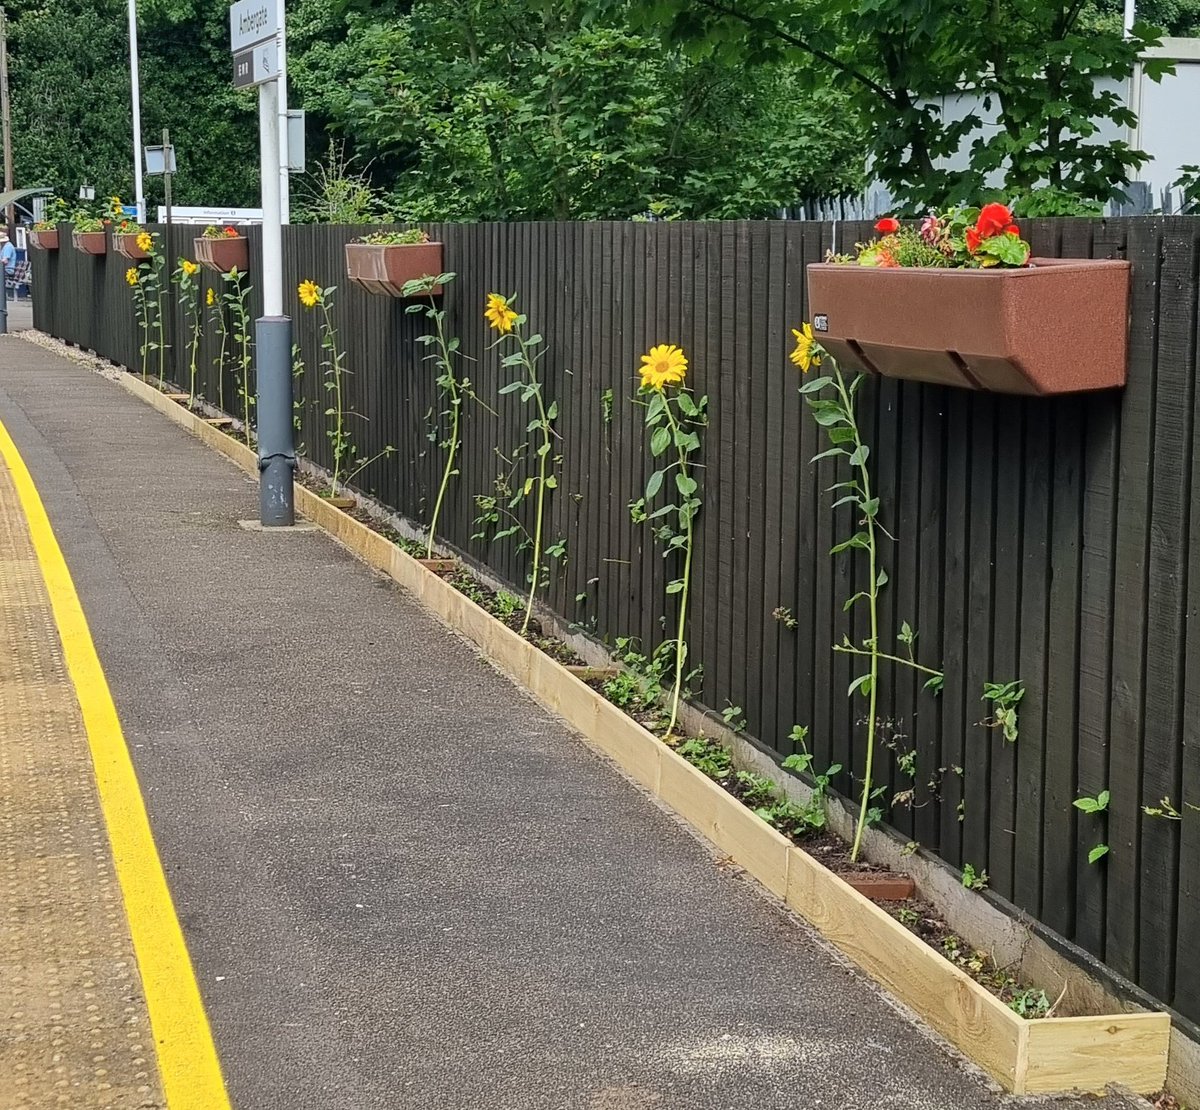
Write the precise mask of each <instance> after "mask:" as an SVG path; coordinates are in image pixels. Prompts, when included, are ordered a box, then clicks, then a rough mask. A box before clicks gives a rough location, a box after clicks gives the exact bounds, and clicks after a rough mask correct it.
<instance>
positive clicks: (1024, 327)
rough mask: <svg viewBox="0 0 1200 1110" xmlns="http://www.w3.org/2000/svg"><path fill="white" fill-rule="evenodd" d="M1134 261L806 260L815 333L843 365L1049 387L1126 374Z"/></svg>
mask: <svg viewBox="0 0 1200 1110" xmlns="http://www.w3.org/2000/svg"><path fill="white" fill-rule="evenodd" d="M1129 273H1130V264H1129V263H1128V262H1123V261H1109V260H1100V259H1065V258H1038V259H1032V260H1031V264H1030V265H1029V266H1026V267H1022V268H1020V269H988V270H982V269H980V270H965V269H964V270H959V269H944V270H942V269H923V268H916V267H910V268H898V269H877V268H875V267H868V266H854V265H839V264H837V263H824V262H821V263H813V264H811V265H810V266H809V267H808V304H809V319H810V321H811V322H812V328H813V334H814V336H815V338H816V339H817V341H818V342H819V343H820V344H821V346H822V347H824V348H825V349H826V350H827V351H829V353H830V354H831V355H833V357H834V358H836V359H837V360H838V363H839V364H840V365H841V366H843V367H847V368H850V369H855V370H865V371H869V372H871V373H874V374H883V375H885V376H886V377H889V378H907V379H910V380H913V381H920V382H935V383H937V384H940V385H954V386H965V387H966V388H968V389H986V390H991V391H993V392H996V393H1026V394H1035V395H1040V396H1045V395H1049V394H1055V393H1079V392H1083V391H1085V390H1094V389H1112V388H1115V387H1119V386H1123V385H1124V384H1125V375H1126V369H1127V363H1128V354H1129Z"/></svg>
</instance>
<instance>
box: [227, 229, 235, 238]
mask: <svg viewBox="0 0 1200 1110" xmlns="http://www.w3.org/2000/svg"><path fill="white" fill-rule="evenodd" d="M225 235H226V237H227V238H229V239H236V238H237V228H236V227H227V228H226V229H225Z"/></svg>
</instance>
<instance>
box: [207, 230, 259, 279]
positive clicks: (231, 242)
mask: <svg viewBox="0 0 1200 1110" xmlns="http://www.w3.org/2000/svg"><path fill="white" fill-rule="evenodd" d="M195 248H196V261H197V262H199V263H200V265H201V266H203V267H204V268H205V269H206V270H212V271H214V272H215V273H218V274H228V273H230V272H231V271H232V270H237V272H238V273H239V274H244V273H246V272H247V271H248V270H249V269H250V245H249V243H248V242H247V241H246V237H245V236H244V235H237V236H234V235H222V236H221V237H220V238H219V239H204V238H200V239H197V240H196V241H195Z"/></svg>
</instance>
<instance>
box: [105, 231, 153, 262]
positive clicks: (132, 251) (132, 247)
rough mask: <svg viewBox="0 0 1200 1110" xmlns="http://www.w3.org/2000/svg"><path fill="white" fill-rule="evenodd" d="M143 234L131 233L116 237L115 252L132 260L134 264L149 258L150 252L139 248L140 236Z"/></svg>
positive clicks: (114, 242) (114, 241)
mask: <svg viewBox="0 0 1200 1110" xmlns="http://www.w3.org/2000/svg"><path fill="white" fill-rule="evenodd" d="M141 234H142V233H141V232H140V231H130V232H125V233H122V234H120V235H114V236H113V250H115V251H116V252H117V254H123V255H124V256H125V257H126V258H130V259H132V260H133V261H134V262H140V261H141V260H142V259H144V258H149V257H150V252H149V251H144V250H142V248H141V247H139V246H138V242H137V241H138V236H139V235H141Z"/></svg>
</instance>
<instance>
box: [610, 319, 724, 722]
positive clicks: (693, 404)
mask: <svg viewBox="0 0 1200 1110" xmlns="http://www.w3.org/2000/svg"><path fill="white" fill-rule="evenodd" d="M687 365H688V362H687V356H686V355H685V354H684V352H683V349H682V348H680V347H677V346H675V345H674V344H669V343H662V344H659V345H658V346H655V347H651V348H650V351H649V352H648V353H647V354H644V355H643V356H642V365H641V367H640V368H639V370H638V373H639V374H640V375H641V388H640V390H639V393H640V398H641V403H642V404H644V405H645V408H646V417H645V422H646V427H647V429H649V431H650V444H649V449H650V458H651V461H652V462H653V463H654V464H655V466H656V469H655V470H653V471H652V472H651V474H650V477H649V478H647V479H646V489H645V492H644V493H643V495H642V496H641V497H639V498H638V499H637V500H636V501H634V502H632V503H631V504H630V506H629V511H630V516H631V517H632V518H633V522H634V523H635V524H640V523H642V522H644V521H661V522H662V523H661V524H659V525H658V526H657V527H656V529H655V532H654V535H655V538H656V539H657V540H658V541H659V542H660V543H661V544H662V545H663V548H664V551H663V555H664V557H669V556H671V555H673V554H677V555H680V556H682V561H683V565H682V567H681V568H680V573H679V577H678V578H674V579H672V580H671V581H670V582H668V583H667V593H668V594H670V595H678V598H679V611H678V614H677V616H676V628H675V638H674V640H673V641H671V643H672V647H671V652H672V655H673V658H674V680H673V681H672V684H671V716H670V721H669V722H668V724H667V732H666V736H665V739H666V740H667V741H670V740H671V738H672V736H673V735H674V733H675V725H676V723H677V722H678V719H679V702H680V698H681V696H682V692H683V682H684V665H685V663H686V661H687V654H688V651H687V619H688V600H689V593H690V589H691V582H692V561H693V557H694V553H695V546H696V545H695V540H696V517H697V516H698V515H699V514H700V507H701V500H700V484H699V482H697V481H696V478H695V475H694V473H693V472H694V470H695V467H696V463H695V461H694V456H695V455H696V454H698V453H699V451H700V432H701V430H702V429H704V428H705V427H707V426H708V412H707V410H708V398H707V397H694V396H693V395H692V391H691V390H690V389H688V387H687V386H685V385H684V384H683V382H684V377H685V375H686V374H687ZM659 459H663V460H664V462H663V463H662V464H659V463H658V462H657V460H659ZM672 472H673V473H672ZM668 476H670V477H671V479H672V481H671V485H670V487H668V486H667V484H666V480H667V478H668ZM665 488H670V489H672V490H673V494H668V497H667V501H666V503H665V504H663V505H660V506H659V507H657V508H651V506H652V505H653V504H654V502H655V500H656V499H657V498H658V497H659V494H660V493H661V491H662V490H664V489H665Z"/></svg>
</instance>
